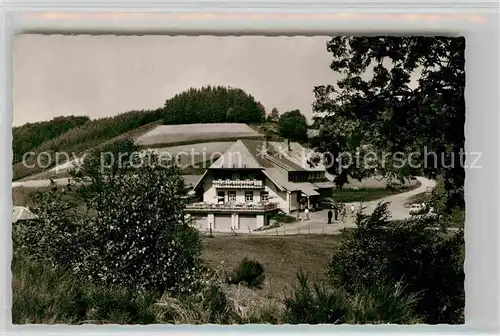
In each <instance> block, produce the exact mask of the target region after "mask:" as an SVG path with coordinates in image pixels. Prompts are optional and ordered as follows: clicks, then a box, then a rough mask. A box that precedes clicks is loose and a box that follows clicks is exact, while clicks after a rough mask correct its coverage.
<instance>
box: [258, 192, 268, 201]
mask: <svg viewBox="0 0 500 336" xmlns="http://www.w3.org/2000/svg"><path fill="white" fill-rule="evenodd" d="M268 200H269V192H267V191H261V192H260V201H261V202H267V201H268Z"/></svg>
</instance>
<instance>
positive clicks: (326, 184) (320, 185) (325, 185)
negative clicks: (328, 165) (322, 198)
mask: <svg viewBox="0 0 500 336" xmlns="http://www.w3.org/2000/svg"><path fill="white" fill-rule="evenodd" d="M314 185H315V186H316V187H318V188H319V189H329V188H335V183H333V182H331V181H327V182H314Z"/></svg>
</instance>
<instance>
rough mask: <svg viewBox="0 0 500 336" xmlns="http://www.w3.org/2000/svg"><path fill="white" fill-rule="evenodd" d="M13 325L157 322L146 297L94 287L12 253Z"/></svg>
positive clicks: (150, 302) (59, 270)
mask: <svg viewBox="0 0 500 336" xmlns="http://www.w3.org/2000/svg"><path fill="white" fill-rule="evenodd" d="M12 275H13V277H12V293H13V295H12V322H13V323H14V324H36V323H43V324H55V323H64V324H80V323H93V324H101V323H116V324H150V323H155V322H156V321H157V318H156V311H155V309H154V305H153V304H154V302H155V298H154V297H153V296H152V295H150V294H148V293H139V292H132V291H129V290H125V289H121V288H113V287H103V286H95V285H92V284H91V283H90V282H86V281H85V280H83V279H78V278H77V277H75V276H74V275H73V274H72V273H71V272H69V271H66V270H64V269H61V268H50V267H48V266H46V265H42V264H40V263H37V262H34V261H31V260H29V259H27V258H26V257H25V256H23V255H20V254H17V253H15V254H14V258H13V261H12Z"/></svg>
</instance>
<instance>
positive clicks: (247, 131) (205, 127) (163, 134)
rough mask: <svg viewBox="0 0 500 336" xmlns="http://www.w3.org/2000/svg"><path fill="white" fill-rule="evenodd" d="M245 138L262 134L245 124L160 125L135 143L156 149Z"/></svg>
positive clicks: (257, 136) (258, 136)
mask: <svg viewBox="0 0 500 336" xmlns="http://www.w3.org/2000/svg"><path fill="white" fill-rule="evenodd" d="M245 138H262V134H260V133H258V132H256V131H255V130H253V129H252V128H250V127H249V126H248V125H246V124H237V123H217V124H190V125H161V126H157V127H156V128H154V129H153V130H151V131H149V132H147V133H145V134H143V135H142V136H140V137H139V138H137V141H136V143H137V145H139V146H141V147H148V148H156V147H158V146H180V145H187V144H191V143H199V142H207V141H223V140H226V141H229V140H234V139H245Z"/></svg>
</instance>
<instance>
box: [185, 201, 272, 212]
mask: <svg viewBox="0 0 500 336" xmlns="http://www.w3.org/2000/svg"><path fill="white" fill-rule="evenodd" d="M276 209H278V203H223V204H213V203H203V202H202V203H193V204H187V205H186V211H188V212H212V211H213V212H266V211H272V210H276Z"/></svg>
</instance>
